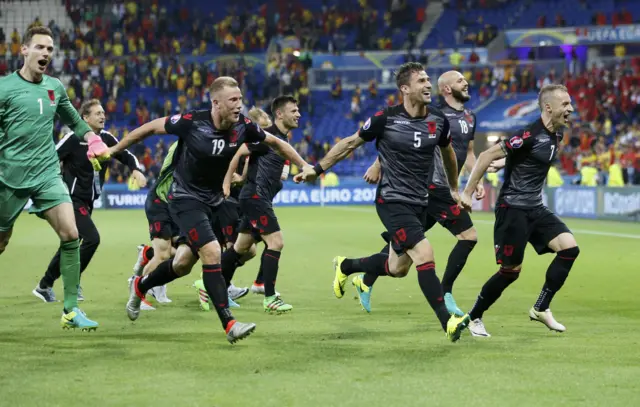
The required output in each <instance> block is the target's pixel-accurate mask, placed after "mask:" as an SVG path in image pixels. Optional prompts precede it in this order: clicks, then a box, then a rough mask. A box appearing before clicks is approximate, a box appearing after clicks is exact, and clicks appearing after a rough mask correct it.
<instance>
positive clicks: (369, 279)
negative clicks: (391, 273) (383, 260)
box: [362, 244, 389, 287]
mask: <svg viewBox="0 0 640 407" xmlns="http://www.w3.org/2000/svg"><path fill="white" fill-rule="evenodd" d="M380 254H384V255H385V256H387V258H388V257H389V245H388V244H386V245H384V247H383V248H382V250H380ZM376 280H378V275H377V274H372V273H365V275H364V277H362V282H363V283H364V285H366V286H367V287H373V285H374V284H375V282H376Z"/></svg>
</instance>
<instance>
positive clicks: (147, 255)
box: [142, 246, 154, 263]
mask: <svg viewBox="0 0 640 407" xmlns="http://www.w3.org/2000/svg"><path fill="white" fill-rule="evenodd" d="M153 255H154V252H153V247H151V246H145V247H144V249H143V250H142V256H143V257H144V260H145V261H146V262H147V263H148V262H150V261H151V259H153Z"/></svg>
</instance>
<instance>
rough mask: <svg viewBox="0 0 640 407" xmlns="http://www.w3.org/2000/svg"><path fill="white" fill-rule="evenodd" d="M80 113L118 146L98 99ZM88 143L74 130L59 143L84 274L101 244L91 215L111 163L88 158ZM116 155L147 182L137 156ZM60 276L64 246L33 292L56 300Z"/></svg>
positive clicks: (138, 178) (136, 178) (140, 181)
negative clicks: (106, 128)
mask: <svg viewBox="0 0 640 407" xmlns="http://www.w3.org/2000/svg"><path fill="white" fill-rule="evenodd" d="M80 116H81V117H82V120H84V121H85V122H86V123H87V124H88V125H89V127H90V128H91V130H93V132H94V133H95V134H97V135H98V136H100V138H101V139H102V141H103V142H104V143H105V144H106V145H108V146H115V145H116V144H117V143H118V140H117V139H116V138H115V137H114V136H113V135H112V134H111V133H109V132H107V131H105V130H104V123H105V114H104V109H103V108H102V105H101V104H100V101H99V100H98V99H91V100H88V101H86V102H84V103H83V104H82V106H81V107H80ZM87 147H88V146H87V144H86V143H81V142H80V139H79V138H78V137H76V136H75V135H74V133H73V132H70V133H67V134H66V135H65V136H64V137H63V138H62V139H61V140H60V141H59V142H58V144H57V145H56V151H57V153H58V159H59V160H60V162H61V164H62V179H63V180H64V183H65V184H66V185H67V188H69V190H70V194H71V201H72V204H73V211H74V214H75V220H76V227H77V229H78V234H79V235H80V239H81V240H82V243H81V244H80V275H81V277H82V273H83V272H84V270H86V268H87V266H88V265H89V262H91V259H92V258H93V255H94V254H95V252H96V250H98V246H99V245H100V234H99V232H98V229H97V228H96V225H95V224H94V223H93V219H91V215H92V213H93V202H94V201H95V200H96V199H98V198H99V197H100V194H101V192H102V187H103V185H104V178H105V174H106V172H107V166H106V165H104V164H103V165H102V166H100V164H98V163H97V161H95V160H94V162H93V163H92V162H91V161H89V160H88V159H87ZM113 158H115V159H117V160H118V161H120V162H121V163H123V164H124V165H126V166H127V167H128V168H129V170H130V171H131V177H132V178H133V180H134V181H135V182H136V184H137V185H138V186H140V187H144V186H145V185H146V184H147V179H146V178H145V176H144V174H142V172H141V171H140V169H139V168H140V164H139V163H138V160H137V159H136V157H135V156H134V155H133V154H131V153H130V152H129V150H123V151H122V152H120V153H118V154H115V155H114V156H113ZM59 277H60V250H58V252H57V253H56V255H55V256H54V257H53V259H51V262H50V263H49V267H48V268H47V271H46V273H45V275H44V277H42V279H41V280H40V283H39V284H38V285H37V286H36V288H34V290H33V291H32V292H33V295H35V296H36V297H38V298H40V299H41V300H43V301H44V302H55V301H56V296H55V293H54V292H53V283H54V282H55V281H56V280H57V279H58V278H59ZM83 300H84V297H83V295H82V287H81V286H78V301H83Z"/></svg>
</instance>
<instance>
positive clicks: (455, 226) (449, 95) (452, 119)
mask: <svg viewBox="0 0 640 407" xmlns="http://www.w3.org/2000/svg"><path fill="white" fill-rule="evenodd" d="M438 89H439V91H440V95H442V96H443V98H444V103H443V104H442V106H441V107H440V110H441V111H442V112H443V113H444V115H445V116H446V118H447V120H448V121H449V129H450V131H451V145H452V146H453V150H454V151H455V154H456V161H457V163H458V175H459V173H460V171H461V170H462V168H463V166H466V167H467V168H468V169H469V170H471V169H472V168H473V166H474V164H475V162H476V156H475V154H474V152H473V139H474V135H475V124H476V117H475V114H474V113H473V112H472V111H471V110H469V109H465V108H464V104H465V102H468V101H469V99H471V97H470V96H469V84H468V83H467V81H466V80H465V79H464V76H463V75H462V74H461V73H460V72H457V71H448V72H445V73H444V74H442V75H441V76H440V78H438ZM364 178H365V180H366V181H367V182H369V183H378V181H379V180H380V160H376V162H375V163H374V164H373V165H372V166H371V167H369V169H368V170H367V173H366V174H365V177H364ZM428 185H429V201H428V204H427V215H428V217H427V224H426V227H425V230H427V231H428V230H430V229H431V228H432V227H433V225H435V224H436V223H440V225H441V226H442V227H444V228H445V229H447V230H448V231H449V232H451V234H452V235H454V236H455V237H456V238H457V239H458V243H456V245H455V246H454V248H453V250H452V251H451V254H449V260H448V261H447V267H446V269H445V272H444V276H443V277H442V290H443V292H444V303H445V305H446V306H447V310H448V311H449V313H451V314H455V315H457V316H462V315H464V312H462V311H461V310H460V308H458V306H457V304H456V302H455V300H454V298H453V294H452V290H453V283H454V282H455V280H456V278H457V277H458V275H460V272H462V269H463V268H464V266H465V264H466V263H467V258H468V257H469V254H470V253H471V251H472V250H473V248H474V247H475V245H476V243H477V241H478V237H477V236H478V234H477V232H476V229H475V227H474V226H473V222H472V221H471V217H470V216H469V213H468V212H467V211H462V210H460V207H459V206H458V203H457V202H456V201H455V200H454V199H453V197H452V196H451V194H450V193H449V184H448V183H447V175H446V174H445V172H444V167H443V165H442V154H441V153H440V148H436V152H435V155H434V160H433V169H432V171H431V174H430V176H429V180H428ZM476 198H477V199H482V198H484V187H483V185H482V184H478V187H477V189H476ZM383 235H384V236H385V240H387V241H389V240H390V239H389V236H388V234H387V233H385V234H383ZM348 260H349V261H350V262H353V261H354V260H355V259H348ZM336 261H340V260H339V258H338V259H337V260H336ZM377 278H378V276H377V275H376V274H371V273H367V274H359V275H356V276H355V277H354V279H353V280H352V283H353V286H354V287H355V289H356V292H357V294H358V298H359V300H360V304H361V305H362V308H364V309H365V311H367V312H371V292H372V289H373V284H374V283H375V281H376V279H377ZM344 279H345V277H344V276H342V275H337V276H336V283H335V284H338V285H339V281H341V280H344ZM337 292H338V293H339V291H337Z"/></svg>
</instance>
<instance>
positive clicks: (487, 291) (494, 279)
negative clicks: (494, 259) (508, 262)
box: [469, 268, 520, 320]
mask: <svg viewBox="0 0 640 407" xmlns="http://www.w3.org/2000/svg"><path fill="white" fill-rule="evenodd" d="M518 277H520V271H519V270H518V271H515V270H511V269H504V268H501V269H500V270H498V272H497V273H496V274H494V275H492V276H491V278H489V280H487V282H486V283H484V286H482V290H480V295H478V299H476V303H475V304H474V305H473V308H472V309H471V311H470V312H469V316H470V317H471V320H474V319H476V318H482V316H483V315H484V312H485V311H486V310H488V309H489V307H491V306H492V305H493V303H494V302H496V301H497V300H498V298H500V296H501V295H502V292H503V291H504V290H506V288H507V287H509V286H510V285H511V283H513V282H514V281H516V280H517V279H518Z"/></svg>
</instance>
